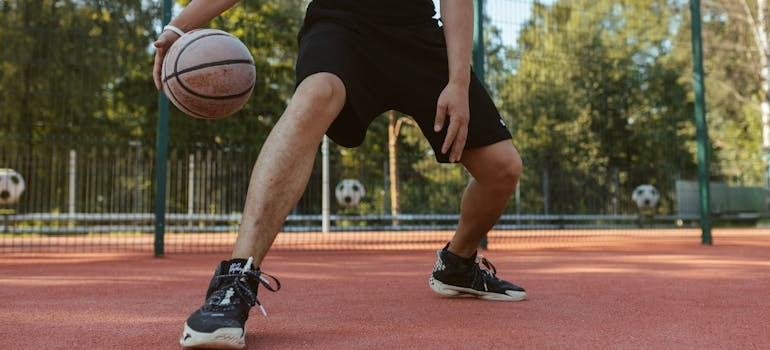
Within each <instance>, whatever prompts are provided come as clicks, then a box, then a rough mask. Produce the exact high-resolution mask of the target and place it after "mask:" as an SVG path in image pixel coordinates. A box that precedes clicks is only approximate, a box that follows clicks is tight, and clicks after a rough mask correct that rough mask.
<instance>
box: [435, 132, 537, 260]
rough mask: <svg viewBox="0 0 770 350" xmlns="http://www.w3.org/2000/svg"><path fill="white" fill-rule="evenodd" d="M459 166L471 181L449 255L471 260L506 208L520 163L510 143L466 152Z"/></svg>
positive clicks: (519, 169) (517, 153) (519, 158)
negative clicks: (462, 167) (464, 170)
mask: <svg viewBox="0 0 770 350" xmlns="http://www.w3.org/2000/svg"><path fill="white" fill-rule="evenodd" d="M461 162H462V163H463V165H464V166H465V168H466V169H468V171H470V173H471V175H472V176H473V178H471V180H470V181H469V183H468V186H467V187H466V189H465V192H464V193H463V198H462V201H461V204H460V221H459V222H458V225H457V231H456V232H455V235H454V237H452V241H451V242H450V244H449V251H451V252H452V253H454V254H457V255H459V256H462V257H470V256H471V255H473V253H474V252H476V249H477V248H478V246H479V243H480V242H481V240H482V238H483V237H484V235H485V234H486V233H487V232H488V231H489V230H490V229H492V227H493V226H494V225H495V223H497V221H498V220H499V219H500V215H501V214H502V213H503V211H504V210H505V208H506V206H507V205H508V201H509V200H510V198H511V194H512V193H513V191H514V189H515V188H516V184H517V183H518V181H519V177H520V176H521V170H522V163H521V157H520V156H519V152H518V151H517V150H516V148H515V147H514V146H513V144H512V143H511V141H510V140H505V141H501V142H498V143H494V144H492V145H489V146H484V147H479V148H473V149H468V150H465V151H464V152H463V156H462V159H461Z"/></svg>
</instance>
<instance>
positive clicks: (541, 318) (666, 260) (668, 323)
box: [0, 229, 770, 350]
mask: <svg viewBox="0 0 770 350" xmlns="http://www.w3.org/2000/svg"><path fill="white" fill-rule="evenodd" d="M437 248H439V247H437ZM482 253H483V254H484V255H485V256H486V257H487V258H488V259H489V260H490V261H492V262H493V263H494V264H495V266H496V267H497V270H498V274H499V276H501V277H503V278H506V279H510V280H512V281H514V282H517V283H519V284H521V285H523V286H524V287H525V288H527V291H528V294H529V297H528V300H526V301H522V302H515V303H508V302H492V301H479V300H475V299H467V298H466V299H446V298H442V297H440V296H438V295H436V294H433V292H431V291H430V289H429V288H428V286H427V279H428V274H429V273H430V271H431V269H432V267H433V263H434V261H435V253H434V252H433V251H430V250H411V251H399V250H391V251H304V252H303V251H282V250H278V251H274V252H272V253H271V254H270V255H269V256H268V258H267V259H266V261H265V263H264V264H263V266H262V267H263V270H264V271H265V272H268V273H270V274H273V275H275V276H277V277H278V278H279V279H280V280H281V283H282V284H283V288H282V289H281V291H280V292H278V293H269V292H266V291H265V290H264V289H261V290H260V296H259V298H260V300H261V301H262V303H263V304H264V306H265V308H266V309H267V312H268V315H269V316H268V317H263V316H262V315H261V314H260V313H259V312H258V311H257V310H252V313H251V318H250V320H249V323H248V324H247V330H248V335H247V349H400V350H403V349H421V350H425V349H698V350H703V349H770V230H768V229H752V230H738V231H730V232H727V231H718V230H717V231H715V236H714V245H713V246H704V245H701V244H700V241H699V240H698V237H697V236H695V237H660V238H657V239H638V238H628V239H625V240H617V241H613V242H604V243H602V244H597V245H595V246H575V247H558V248H538V247H526V248H518V249H517V248H507V249H505V250H492V251H486V252H482ZM225 257H226V256H225V255H223V254H206V255H193V254H178V255H173V254H172V255H167V256H166V257H163V258H154V257H152V256H151V255H149V254H107V253H91V254H25V253H18V254H5V255H2V256H0V300H2V302H1V303H0V349H67V350H70V349H111V350H114V349H179V348H180V347H179V345H178V343H177V341H178V337H179V335H180V334H181V329H182V324H183V322H184V320H185V318H186V317H187V316H188V314H189V313H190V312H192V311H193V310H194V309H195V308H197V307H199V306H200V304H201V303H202V302H203V294H204V293H205V288H206V286H207V284H208V281H209V279H210V276H211V273H212V272H213V269H214V267H215V265H216V263H217V262H218V261H219V260H220V259H222V258H225Z"/></svg>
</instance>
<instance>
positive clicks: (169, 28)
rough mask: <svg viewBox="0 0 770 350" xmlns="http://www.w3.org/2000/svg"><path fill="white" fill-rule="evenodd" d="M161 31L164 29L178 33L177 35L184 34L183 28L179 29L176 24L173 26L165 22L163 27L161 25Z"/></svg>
mask: <svg viewBox="0 0 770 350" xmlns="http://www.w3.org/2000/svg"><path fill="white" fill-rule="evenodd" d="M163 31H164V32H165V31H170V32H174V33H176V35H179V36H182V35H184V31H183V30H181V29H179V28H178V27H176V26H173V25H171V24H167V25H166V26H165V27H163Z"/></svg>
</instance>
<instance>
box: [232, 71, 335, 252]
mask: <svg viewBox="0 0 770 350" xmlns="http://www.w3.org/2000/svg"><path fill="white" fill-rule="evenodd" d="M344 103H345V87H344V85H343V83H342V81H340V80H339V78H338V77H337V76H335V75H332V74H329V73H318V74H314V75H312V76H309V77H307V78H306V79H305V80H303V81H302V83H301V84H300V85H299V86H298V87H297V91H295V93H294V97H292V99H291V101H290V102H289V105H288V106H287V108H286V110H285V111H284V113H283V115H282V116H281V119H280V120H279V121H278V123H277V124H276V125H275V127H274V128H273V130H272V131H271V132H270V135H269V136H268V138H267V140H266V141H265V144H264V145H263V146H262V150H261V151H260V154H259V157H258V159H257V162H256V164H254V169H253V170H252V173H251V180H250V182H249V190H248V193H247V194H246V203H245V206H244V210H243V219H242V220H241V225H240V229H239V232H238V238H237V239H236V241H235V246H234V248H233V255H232V257H233V258H244V259H245V258H248V257H253V258H254V266H259V265H260V264H261V263H262V260H263V259H264V257H265V255H266V254H267V251H268V250H269V249H270V246H271V245H272V244H273V241H274V240H275V237H276V236H277V235H278V232H279V231H280V230H281V227H282V226H283V223H284V221H285V220H286V216H288V215H289V213H290V212H291V209H292V207H294V205H296V204H297V202H298V201H299V199H300V197H301V196H302V192H303V191H304V190H305V188H306V187H307V182H308V180H309V179H310V174H311V173H312V169H313V162H314V161H315V156H316V152H317V150H318V145H319V144H320V142H321V139H322V138H323V135H324V133H325V132H326V130H327V129H328V128H329V125H331V123H332V121H334V119H335V118H336V117H337V115H338V114H339V112H340V110H342V106H343V105H344Z"/></svg>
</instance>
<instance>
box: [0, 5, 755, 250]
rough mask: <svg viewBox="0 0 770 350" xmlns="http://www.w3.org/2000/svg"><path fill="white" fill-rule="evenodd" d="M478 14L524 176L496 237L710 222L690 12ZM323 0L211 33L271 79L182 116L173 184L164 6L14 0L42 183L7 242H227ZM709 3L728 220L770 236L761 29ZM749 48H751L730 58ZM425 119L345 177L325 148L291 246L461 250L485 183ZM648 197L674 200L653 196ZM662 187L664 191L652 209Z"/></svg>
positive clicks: (556, 8) (20, 81)
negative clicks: (160, 76)
mask: <svg viewBox="0 0 770 350" xmlns="http://www.w3.org/2000/svg"><path fill="white" fill-rule="evenodd" d="M185 3H186V2H181V5H184V4H185ZM477 4H481V8H483V14H484V16H482V19H483V38H484V40H483V46H478V47H477V50H481V51H480V52H481V53H482V55H481V56H482V58H483V59H482V60H481V62H483V64H484V69H483V72H484V73H485V74H484V76H483V80H484V81H485V83H486V85H487V87H488V90H489V91H490V93H491V94H492V96H493V98H494V99H495V102H496V103H497V105H498V107H499V109H500V112H501V114H502V116H503V118H504V119H505V122H506V124H507V125H508V126H509V128H510V129H511V131H512V133H513V135H514V143H515V144H516V146H517V148H518V149H519V151H520V153H521V154H522V157H523V158H524V163H525V170H524V175H523V178H522V180H521V182H520V184H519V187H518V189H517V191H516V193H515V195H514V197H513V198H512V199H511V201H510V203H509V206H508V208H507V209H506V211H505V213H504V215H503V217H502V219H501V220H500V222H499V224H498V225H497V226H496V227H495V229H494V230H493V231H492V232H491V233H490V235H489V244H490V245H491V246H495V245H497V246H504V245H506V244H514V243H517V242H518V243H522V242H532V241H538V240H539V241H542V242H551V243H554V244H556V243H557V242H562V241H563V242H571V241H575V240H579V239H586V240H590V239H591V237H594V238H595V237H604V236H606V235H621V236H622V235H624V234H632V235H635V234H637V233H638V232H639V231H637V229H638V228H640V227H643V228H655V229H656V230H663V229H672V228H685V229H691V228H693V227H697V226H698V220H699V212H698V208H699V206H698V204H699V202H698V201H699V197H698V192H697V191H698V189H697V186H696V187H693V186H694V184H695V180H696V179H697V176H696V172H697V169H696V163H695V159H696V157H695V153H696V149H695V127H694V119H693V98H692V87H691V85H692V83H691V77H692V74H691V71H692V70H691V66H692V58H691V46H690V37H691V32H690V27H689V24H690V19H689V16H688V11H687V6H688V4H687V3H686V2H682V1H666V0H626V1H610V0H598V1H597V0H591V1H588V0H551V1H533V0H486V1H479V2H477ZM305 5H306V2H305V1H302V0H271V1H262V2H256V3H255V2H242V3H241V4H239V5H237V6H236V7H235V8H233V9H232V10H230V11H228V12H227V13H225V14H224V15H223V16H221V17H219V18H217V19H215V20H214V21H212V23H211V24H210V26H211V27H214V28H219V29H223V30H226V31H229V32H231V33H233V34H235V35H236V36H238V37H239V38H241V39H242V40H243V41H244V42H245V43H246V44H247V46H248V47H249V48H250V50H251V51H252V53H253V55H254V57H255V65H256V68H257V77H258V78H257V86H256V88H255V91H254V94H253V96H252V98H251V100H250V102H249V103H248V104H247V106H246V107H245V108H244V109H243V110H242V111H241V112H239V113H237V114H236V115H234V116H231V117H228V118H225V119H222V120H216V121H205V120H197V119H193V118H190V117H187V116H185V115H183V114H182V113H181V112H179V111H177V110H175V109H173V108H172V109H171V111H170V118H169V135H167V141H168V145H169V149H168V156H167V159H165V165H166V169H167V171H166V173H165V174H162V175H161V177H159V176H158V174H157V171H156V164H157V161H158V158H157V154H158V152H157V151H158V150H157V144H158V143H157V140H158V137H159V135H158V134H157V133H158V130H157V127H156V123H157V118H158V114H159V110H158V109H159V104H158V93H157V91H155V89H154V88H153V84H152V78H151V75H150V72H151V71H152V67H151V65H152V59H153V55H154V52H153V50H152V49H151V48H150V45H151V43H152V41H153V40H154V39H155V37H156V36H157V34H158V30H159V27H160V26H159V19H160V18H161V16H160V12H161V3H160V2H129V3H126V2H105V1H98V0H86V1H51V0H40V1H18V0H10V1H0V18H1V19H2V20H0V40H2V42H3V45H2V46H1V47H0V64H2V69H0V82H1V83H2V85H0V115H1V116H2V118H0V119H1V120H2V128H0V146H1V148H0V168H3V169H6V168H7V169H14V170H15V171H16V172H18V174H20V175H21V176H23V179H24V184H25V188H24V191H23V193H22V194H21V195H20V196H19V197H18V200H15V201H0V216H1V217H2V218H3V221H2V223H3V227H2V233H0V251H29V250H36V249H59V248H61V247H64V248H61V249H64V250H67V251H70V250H83V249H90V248H89V247H91V248H93V249H114V250H121V249H127V250H132V249H140V250H146V249H151V248H148V247H153V246H156V247H157V245H158V244H160V243H162V244H163V247H164V248H165V249H166V251H167V252H174V251H202V250H203V251H205V250H211V249H226V248H225V247H227V246H228V245H229V244H231V242H232V241H233V240H234V237H235V232H236V231H237V225H238V222H239V220H240V213H241V211H242V210H243V209H242V207H243V202H244V197H245V194H246V188H247V186H248V181H249V175H250V172H251V168H252V166H253V164H254V161H255V160H256V157H257V154H258V152H259V149H260V147H261V145H262V143H263V141H264V140H265V138H266V136H267V133H268V132H269V130H270V129H271V127H272V126H273V125H274V124H275V122H276V120H277V118H278V117H279V116H280V114H281V112H282V111H283V108H284V107H285V103H286V101H287V99H288V98H289V97H290V96H291V93H292V89H293V64H294V58H295V56H296V50H297V47H296V33H297V31H298V29H299V26H300V25H301V23H302V16H303V9H304V7H305ZM723 5H724V4H723ZM705 6H713V7H709V8H708V10H709V13H710V14H711V15H710V17H709V18H707V20H706V21H705V25H704V37H705V38H707V40H705V45H706V50H707V52H708V53H709V54H708V55H707V57H706V66H707V68H708V69H709V70H710V71H713V72H715V73H714V74H709V75H708V78H707V86H719V87H720V88H714V89H707V90H706V91H707V93H708V95H707V102H708V105H707V110H708V111H709V113H710V114H709V115H710V118H711V119H710V121H711V122H712V124H711V125H712V128H711V130H710V132H711V138H712V140H714V144H715V146H714V147H713V149H712V157H711V158H712V161H713V163H712V170H711V172H712V173H711V177H712V179H713V181H714V183H713V184H712V188H713V189H715V190H713V193H714V194H713V198H712V211H713V213H714V215H715V219H716V220H717V221H718V222H719V224H724V225H744V226H753V225H755V224H756V223H757V222H759V221H761V220H762V218H764V217H767V216H768V209H767V208H768V204H767V203H768V192H767V190H766V187H765V167H766V163H765V162H763V160H762V157H761V147H760V145H761V133H759V132H757V130H759V118H757V116H758V115H759V108H760V107H759V106H760V104H759V103H757V102H756V101H755V100H754V99H753V98H754V96H757V94H758V92H759V91H760V89H761V82H760V81H759V80H757V79H758V78H757V77H758V76H759V75H758V74H756V73H757V72H759V68H757V67H758V64H759V61H757V62H756V63H757V64H756V65H753V64H750V63H746V64H744V65H735V64H733V63H735V62H736V61H741V62H751V60H750V59H740V60H739V59H737V58H738V57H753V56H752V55H754V54H755V53H757V50H756V45H755V43H754V42H752V41H750V40H749V39H746V38H747V36H746V35H742V34H745V33H746V32H748V31H749V29H750V27H749V26H750V23H749V22H746V21H745V20H741V19H742V18H743V19H745V16H744V15H742V14H739V13H737V12H736V11H743V9H737V8H734V7H735V6H727V5H725V6H717V5H713V4H712V5H705ZM755 13H756V12H755ZM728 24H729V25H728ZM732 42H740V43H741V45H723V43H732ZM728 70H729V74H728V73H727V71H728ZM724 87H730V88H729V89H726V88H724ZM725 91H730V93H729V94H728V93H725ZM410 120H411V119H410V118H409V116H406V115H403V114H400V113H397V112H390V113H386V115H383V116H381V117H380V118H378V119H377V120H375V122H374V123H373V124H372V125H371V128H370V130H369V133H368V135H367V140H366V141H365V143H364V144H363V145H362V146H361V147H359V148H356V149H346V148H342V147H338V146H336V145H334V144H332V145H330V148H329V152H328V157H329V159H328V164H329V177H328V178H324V177H323V171H322V168H323V162H324V161H323V158H322V157H321V155H320V153H319V155H318V158H317V161H316V163H315V166H314V169H313V174H312V176H311V180H310V183H309V185H308V187H307V190H306V191H305V193H304V195H303V196H302V198H301V200H300V201H299V203H298V204H297V206H296V207H295V208H294V210H293V211H292V213H291V215H290V216H289V218H288V219H287V221H286V224H285V226H284V229H283V231H285V232H284V233H282V234H281V235H280V236H279V240H278V242H277V246H281V247H288V248H294V249H299V248H300V247H305V248H308V249H310V248H313V247H315V248H319V247H323V248H334V249H350V248H354V247H373V246H375V245H377V244H379V243H380V242H404V244H407V245H412V246H421V245H422V244H424V243H431V245H433V244H434V243H435V242H439V241H445V240H446V239H448V237H449V236H450V235H451V231H452V229H453V227H454V225H455V223H456V220H457V212H458V209H459V201H460V195H459V194H461V193H462V191H463V190H464V188H465V186H466V184H467V182H468V179H469V175H468V174H467V172H465V170H464V169H463V168H462V167H459V166H453V165H442V164H437V163H436V162H435V160H434V157H433V155H432V153H431V152H432V151H431V149H430V147H429V145H428V144H427V143H426V142H425V141H424V140H423V138H422V135H421V133H420V131H419V129H418V128H416V127H415V126H414V124H413V123H412V122H411V121H410ZM160 136H161V137H165V136H164V135H160ZM159 178H163V179H165V180H164V181H165V183H166V186H165V189H166V192H165V194H166V196H165V198H166V201H165V203H163V204H162V208H158V205H157V203H155V198H156V197H155V194H156V191H157V188H158V179H159ZM343 180H356V181H357V182H358V183H359V184H360V185H361V187H362V188H363V189H364V190H365V191H364V192H362V193H360V195H361V197H360V198H357V199H359V200H357V201H355V203H349V202H345V201H344V200H342V199H338V198H337V197H336V196H335V193H334V187H335V186H337V185H338V184H342V183H343V182H344V181H343ZM325 183H328V184H329V186H330V191H329V198H326V199H325V198H322V194H323V193H324V189H323V188H324V184H325ZM644 184H647V185H652V186H654V187H655V189H656V192H655V193H654V194H643V193H641V192H639V193H637V194H638V196H635V195H634V194H635V193H636V192H637V191H636V190H637V187H638V186H639V185H644ZM0 190H2V189H0ZM8 193H11V192H8ZM642 195H644V196H648V195H649V196H651V197H649V198H648V197H645V198H644V200H647V201H648V202H645V201H644V200H640V199H637V198H638V197H640V196H642ZM326 201H328V203H329V207H328V208H329V213H328V215H324V211H325V209H324V208H325V206H324V203H325V202H326ZM645 203H653V204H654V205H647V204H645ZM159 212H160V213H162V215H163V217H164V218H165V224H164V227H163V230H162V231H164V233H165V236H164V237H163V240H162V241H157V240H156V238H157V237H159V236H158V235H157V234H158V231H159V230H158V226H157V225H156V223H157V222H156V218H157V217H158V216H157V215H158V213H159ZM325 225H328V227H329V232H326V233H323V232H321V231H323V228H324V227H325ZM597 229H599V230H603V231H593V230H597ZM576 230H577V231H576ZM576 232H577V233H576ZM588 232H591V233H590V234H588ZM596 232H599V233H596ZM661 232H668V231H661ZM682 232H689V231H688V230H684V231H682ZM687 234H690V233H687ZM313 242H315V243H313ZM390 244H391V243H387V244H386V245H385V246H390ZM57 247H59V248H57ZM105 247H106V248H105Z"/></svg>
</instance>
